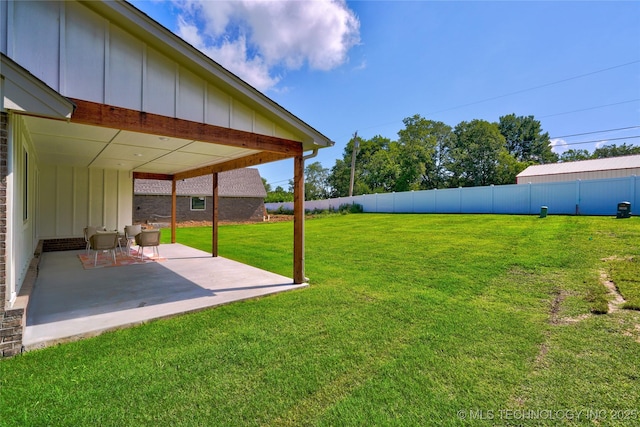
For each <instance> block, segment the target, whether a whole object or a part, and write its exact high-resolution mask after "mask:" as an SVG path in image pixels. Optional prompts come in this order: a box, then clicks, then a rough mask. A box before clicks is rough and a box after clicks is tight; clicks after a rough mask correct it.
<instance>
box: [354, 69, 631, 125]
mask: <svg viewBox="0 0 640 427" xmlns="http://www.w3.org/2000/svg"><path fill="white" fill-rule="evenodd" d="M637 63H640V59H638V60H635V61H631V62H626V63H624V64H619V65H614V66H612V67H608V68H602V69H600V70H596V71H591V72H589V73H584V74H580V75H577V76H573V77H567V78H565V79H561V80H556V81H554V82H550V83H545V84H541V85H538V86H533V87H530V88H527V89H521V90H517V91H515V92H509V93H506V94H503V95H498V96H494V97H491V98H485V99H481V100H478V101H473V102H469V103H467V104H461V105H457V106H455V107H450V108H445V109H442V110H438V111H433V112H431V113H427V114H426V116H427V117H428V116H431V115H434V114H439V113H444V112H446V111H451V110H457V109H458V108H463V107H469V106H471V105H477V104H481V103H484V102H488V101H494V100H496V99H501V98H506V97H508V96H512V95H518V94H521V93H524V92H530V91H533V90H536V89H542V88H545V87H548V86H553V85H557V84H560V83H565V82H568V81H571V80H576V79H581V78H583V77H588V76H592V75H594V74H599V73H604V72H606V71H611V70H615V69H617V68H622V67H627V66H629V65H633V64H637ZM639 100H640V99H633V100H629V101H622V102H618V103H613V104H607V105H600V106H596V107H589V108H585V109H582V110H575V111H568V112H564V113H556V114H549V115H546V116H541V117H540V118H544V117H552V116H556V115H563V114H570V113H576V112H580V111H587V110H592V109H597V108H604V107H609V106H613V105H620V104H626V103H630V102H636V101H639ZM394 123H398V120H394V121H392V122H386V123H378V124H375V125H371V126H365V127H363V128H362V129H372V128H376V127H380V126H387V125H392V124H394Z"/></svg>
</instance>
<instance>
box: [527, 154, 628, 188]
mask: <svg viewBox="0 0 640 427" xmlns="http://www.w3.org/2000/svg"><path fill="white" fill-rule="evenodd" d="M633 175H636V176H637V175H640V155H634V156H622V157H609V158H606V159H593V160H580V161H576V162H562V163H549V164H546V165H533V166H529V167H528V168H526V169H525V170H523V171H522V172H520V173H519V174H518V175H517V176H516V181H517V183H518V184H528V183H532V184H535V183H540V182H559V181H576V180H583V181H584V180H588V179H604V178H622V177H627V176H633Z"/></svg>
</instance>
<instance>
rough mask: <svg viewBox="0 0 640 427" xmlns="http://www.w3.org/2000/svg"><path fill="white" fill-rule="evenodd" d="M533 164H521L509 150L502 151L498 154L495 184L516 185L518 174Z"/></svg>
mask: <svg viewBox="0 0 640 427" xmlns="http://www.w3.org/2000/svg"><path fill="white" fill-rule="evenodd" d="M531 164H532V162H519V161H517V160H516V158H515V157H513V156H512V155H511V154H509V153H508V152H507V150H501V151H500V152H499V153H498V163H497V165H496V175H495V179H494V181H493V184H495V185H507V184H515V183H516V181H517V179H516V177H517V176H518V174H519V173H520V172H522V171H523V170H525V169H526V168H527V167H528V166H530V165H531Z"/></svg>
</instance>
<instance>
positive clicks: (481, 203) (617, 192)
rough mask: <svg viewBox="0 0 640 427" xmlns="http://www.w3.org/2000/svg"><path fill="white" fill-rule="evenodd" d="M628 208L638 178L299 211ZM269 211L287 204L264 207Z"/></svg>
mask: <svg viewBox="0 0 640 427" xmlns="http://www.w3.org/2000/svg"><path fill="white" fill-rule="evenodd" d="M620 202H629V203H631V211H632V212H633V211H634V209H635V210H636V211H637V212H640V207H639V206H638V203H640V177H637V176H635V175H634V176H629V177H625V178H609V179H595V180H585V181H581V180H577V181H564V182H550V183H549V182H547V183H536V184H513V185H497V186H493V185H492V186H489V187H468V188H448V189H443V190H424V191H408V192H402V193H385V194H367V195H362V196H353V197H340V198H336V199H326V200H310V201H306V202H305V210H308V211H311V210H314V209H320V210H324V209H333V210H337V209H338V207H339V206H340V205H343V204H352V203H358V204H360V205H362V206H363V208H364V211H365V212H379V213H488V214H522V215H528V214H539V213H540V208H541V207H542V206H547V208H548V213H549V214H561V215H616V213H617V209H618V203H620ZM265 205H266V207H267V209H268V210H269V211H273V210H276V209H278V208H279V207H280V206H283V208H284V209H288V210H293V203H292V202H289V203H266V204H265Z"/></svg>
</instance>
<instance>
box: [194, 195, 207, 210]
mask: <svg viewBox="0 0 640 427" xmlns="http://www.w3.org/2000/svg"><path fill="white" fill-rule="evenodd" d="M206 208H207V204H206V199H205V198H204V197H192V198H191V210H192V211H203V210H205V209H206Z"/></svg>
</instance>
